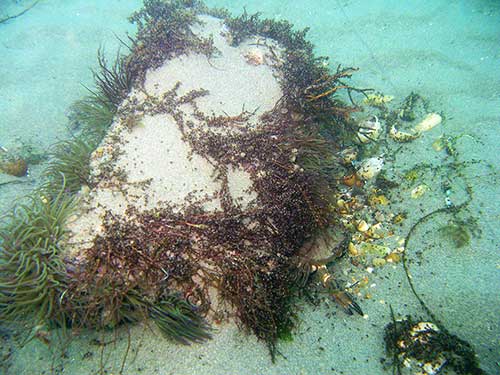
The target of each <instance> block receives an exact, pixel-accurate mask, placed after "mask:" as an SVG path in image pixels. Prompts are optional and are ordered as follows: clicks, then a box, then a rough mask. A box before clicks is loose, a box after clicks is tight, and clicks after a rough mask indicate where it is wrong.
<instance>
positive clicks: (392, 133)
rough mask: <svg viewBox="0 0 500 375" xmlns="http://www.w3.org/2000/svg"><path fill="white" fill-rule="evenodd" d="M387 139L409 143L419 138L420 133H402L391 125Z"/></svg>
mask: <svg viewBox="0 0 500 375" xmlns="http://www.w3.org/2000/svg"><path fill="white" fill-rule="evenodd" d="M389 137H391V138H392V139H394V140H395V141H396V142H409V141H413V140H414V139H417V138H418V137H420V133H419V132H417V131H413V132H411V133H408V132H404V131H401V130H398V129H396V127H395V126H394V125H392V126H391V129H390V130H389Z"/></svg>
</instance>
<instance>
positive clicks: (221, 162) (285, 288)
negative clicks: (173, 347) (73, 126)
mask: <svg viewBox="0 0 500 375" xmlns="http://www.w3.org/2000/svg"><path fill="white" fill-rule="evenodd" d="M164 6H165V7H167V8H168V7H170V6H174V7H175V5H172V4H170V3H165V4H164ZM146 8H147V7H146ZM148 11H152V12H155V9H153V10H151V9H149V10H148V9H146V10H145V12H146V13H147V12H148ZM142 12H144V11H142ZM181 13H182V14H184V12H183V11H182V12H181ZM141 14H142V15H144V13H141V12H139V13H138V14H136V16H135V17H133V19H136V20H137V19H140V16H141ZM165 14H169V12H165ZM174 14H175V12H174ZM156 16H157V15H155V16H154V17H149V15H148V16H147V17H145V19H146V21H144V22H146V23H147V22H152V23H153V24H152V25H149V24H148V25H145V24H141V27H139V36H138V39H139V41H140V42H138V43H136V44H135V45H134V49H133V51H132V54H131V56H128V57H127V60H125V61H126V63H124V64H128V65H127V69H129V70H130V71H131V72H135V73H137V75H136V79H135V83H134V85H133V88H132V89H131V90H130V91H129V92H128V94H127V95H125V96H124V97H123V100H122V101H120V102H119V105H118V108H117V113H116V115H115V118H114V122H113V124H112V125H111V127H110V129H109V131H108V132H107V135H106V136H105V137H104V139H103V141H102V142H101V144H100V145H99V147H97V149H96V150H95V151H94V153H93V155H92V157H91V165H90V166H91V176H90V178H89V179H88V182H89V186H88V187H85V188H84V189H82V191H81V194H80V196H81V197H82V199H81V203H80V207H79V213H78V215H75V220H73V222H72V223H71V225H70V231H71V236H70V238H69V240H68V241H67V244H66V245H67V246H65V248H66V250H67V253H66V261H67V264H68V276H69V287H68V292H67V293H66V294H65V296H64V302H63V304H64V305H65V308H66V310H67V311H73V312H74V316H75V317H76V318H74V319H78V317H80V319H82V320H84V321H83V324H85V325H93V326H95V325H98V326H99V325H100V326H102V325H105V326H112V325H114V324H117V323H118V322H119V321H121V320H127V321H130V320H134V319H131V318H130V316H131V315H132V316H134V317H135V319H139V318H140V317H141V314H138V311H141V310H142V311H145V312H144V314H142V316H145V315H149V316H150V317H152V318H153V319H155V318H156V319H160V320H162V319H164V317H165V315H164V314H163V313H158V307H157V306H162V301H163V300H164V298H165V296H171V295H172V294H176V295H177V294H178V295H180V296H182V297H183V298H185V299H187V300H188V301H189V302H190V303H191V304H193V305H196V306H198V309H199V311H200V312H202V313H206V314H208V315H206V316H207V317H209V318H210V317H213V319H214V320H217V321H219V320H221V319H220V317H221V316H222V317H225V316H232V317H234V318H235V319H236V320H237V321H238V322H239V323H240V324H241V325H242V326H244V327H246V328H248V329H250V330H252V331H253V332H254V333H255V334H256V336H257V337H258V338H259V339H263V340H265V341H267V343H268V345H269V347H270V349H271V353H274V347H275V343H276V340H277V339H278V337H279V335H281V334H286V333H287V332H289V330H290V329H291V326H292V325H293V311H292V299H293V297H294V296H296V294H297V290H299V288H300V287H301V286H303V283H304V282H305V280H307V278H308V275H309V272H311V268H310V267H309V268H308V266H307V263H303V262H302V261H301V259H302V257H304V258H307V257H313V256H314V257H316V256H317V257H318V258H321V259H325V258H329V256H331V255H332V254H331V252H332V251H331V247H330V248H329V247H328V246H323V248H322V249H318V248H317V246H315V236H316V235H317V234H318V233H319V232H321V231H322V230H324V229H326V228H327V227H328V225H329V224H330V223H331V222H332V221H333V220H332V216H333V214H334V211H333V206H332V204H331V201H330V200H331V199H332V197H333V196H334V194H333V189H334V187H335V186H333V185H334V184H335V181H336V180H335V179H334V178H331V177H330V176H329V175H330V173H331V171H332V163H335V158H332V154H333V152H334V149H335V147H334V146H333V143H332V142H331V141H329V140H327V139H326V138H324V137H323V135H322V133H321V130H320V129H321V126H320V124H318V123H317V122H316V119H317V118H328V117H330V118H331V120H332V121H333V120H335V121H336V126H341V124H340V122H341V119H343V118H345V116H346V112H347V113H348V111H349V108H348V107H346V108H341V109H342V111H341V112H339V113H338V114H337V115H332V113H331V111H332V109H333V110H336V109H338V108H339V107H338V105H339V103H337V102H336V105H335V106H334V105H333V102H332V101H331V99H330V98H329V96H330V95H331V94H333V93H335V92H336V91H337V89H338V88H342V87H345V86H344V85H340V84H339V81H338V80H339V79H340V78H342V77H350V74H351V71H352V70H350V69H340V67H339V69H338V70H337V72H336V73H334V74H330V73H329V71H328V68H326V66H325V65H323V64H321V62H320V63H317V62H318V60H317V59H313V58H312V45H310V44H309V43H308V42H307V41H305V40H304V34H303V33H293V32H291V30H290V29H289V27H288V26H289V25H288V24H283V23H277V24H276V25H275V28H270V26H269V22H271V23H272V22H273V21H269V20H265V21H262V23H259V22H260V21H256V18H253V17H251V18H245V17H241V18H233V19H229V20H228V19H226V20H225V21H222V20H221V19H218V18H214V17H211V16H205V15H200V14H199V13H198V14H197V17H198V18H197V19H198V22H190V28H189V29H184V30H182V32H178V33H175V35H177V36H178V35H183V36H184V37H187V38H188V39H187V40H181V41H180V42H179V43H178V45H177V46H178V47H179V48H180V49H179V50H178V51H176V50H175V47H176V45H175V43H174V45H173V47H174V49H170V50H168V51H167V53H166V54H165V59H164V60H163V63H161V61H160V59H159V57H158V56H159V55H158V53H157V52H158V50H157V47H158V46H160V47H164V46H165V44H164V43H163V42H161V41H158V40H157V39H156V36H155V35H157V34H156V33H153V34H151V33H150V31H151V30H149V29H148V28H151V29H152V30H153V29H154V30H155V31H158V30H157V28H162V27H164V25H165V24H167V25H168V24H169V22H170V21H172V20H171V19H170V20H169V19H168V16H167V19H166V20H159V21H158V23H155V22H156V21H157V18H156ZM161 17H163V16H160V18H161ZM188 18H189V17H188ZM189 20H190V21H192V20H191V18H189ZM174 21H175V22H174V23H175V24H176V25H177V26H176V27H179V23H177V22H176V20H174ZM140 22H142V21H140ZM252 23H254V24H252ZM278 26H279V27H278ZM181 28H182V26H181ZM141 30H142V34H141ZM166 30H167V31H166V32H167V34H168V33H169V32H170V31H169V30H170V29H169V28H168V27H167V28H166ZM250 30H253V31H252V32H254V31H255V33H256V34H258V36H257V35H252V33H251V32H249V31H250ZM256 30H257V31H256ZM259 30H260V33H259V32H258V31H259ZM271 30H272V31H273V32H274V33H275V36H276V39H273V38H271V36H269V33H270V32H271ZM278 40H279V42H278ZM169 42H171V39H169ZM167 44H168V43H167ZM170 47H172V46H170ZM170 47H168V48H170ZM168 48H167V49H168ZM297 51H300V53H298V52H297ZM160 52H161V51H160ZM207 52H209V53H207ZM101 65H102V61H101ZM117 66H118V65H117ZM119 66H121V67H124V66H125V65H123V64H122V65H119ZM104 71H105V73H104V74H108V75H113V71H112V70H109V69H108V70H106V69H104ZM110 72H111V73H110ZM117 74H118V73H117ZM108 78H109V77H108ZM103 82H104V83H103ZM101 83H102V84H103V85H105V84H107V82H106V80H105V79H104V80H101ZM336 86H339V87H336ZM107 89H110V90H107ZM120 90H121V89H120ZM120 90H118V92H119V93H120V95H121V92H122V91H120ZM109 91H111V92H117V91H116V90H113V87H111V88H109V87H106V90H105V92H106V93H108V92H109ZM114 99H116V98H113V100H114ZM325 171H328V175H327V173H326V172H325ZM325 269H326V267H325ZM82 306H84V308H83V309H82V308H81V307H82ZM152 311H153V313H152ZM158 325H159V326H162V327H164V328H165V325H164V321H161V322H160V323H158Z"/></svg>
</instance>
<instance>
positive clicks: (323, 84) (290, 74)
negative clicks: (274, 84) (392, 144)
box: [224, 11, 370, 132]
mask: <svg viewBox="0 0 500 375" xmlns="http://www.w3.org/2000/svg"><path fill="white" fill-rule="evenodd" d="M224 22H225V24H226V25H227V26H228V28H229V30H230V32H231V37H232V45H233V46H237V45H239V44H240V43H241V42H242V41H243V40H245V39H246V38H249V37H251V36H256V35H257V36H262V37H265V38H271V39H274V40H276V41H277V42H278V43H279V44H280V45H281V46H283V47H284V49H285V51H284V53H283V54H282V56H283V57H282V58H283V61H282V62H280V64H281V66H280V67H279V70H280V73H281V75H282V79H281V88H282V90H283V92H284V93H285V96H284V97H283V98H282V101H284V103H282V105H283V106H284V107H286V108H289V109H290V110H293V111H298V112H301V113H302V114H303V115H304V120H305V121H306V122H320V123H321V122H323V123H326V124H328V125H329V126H333V127H335V128H336V129H335V130H336V132H339V130H340V129H338V128H339V127H342V126H343V125H345V123H344V122H345V120H347V119H348V118H349V116H350V114H351V113H352V112H355V111H358V110H359V107H358V105H357V104H356V103H355V101H354V99H353V93H356V92H357V93H361V94H363V95H365V96H366V92H368V91H370V90H369V89H359V88H355V87H354V86H352V85H350V84H348V83H347V81H346V80H347V79H350V78H351V76H352V74H353V73H354V72H355V71H356V70H357V69H355V68H343V67H341V66H340V65H339V66H338V67H337V69H336V71H335V72H334V73H333V74H332V72H331V71H330V68H329V66H328V58H327V57H323V56H321V57H317V56H315V54H314V52H313V49H314V46H313V44H312V43H311V42H310V41H308V40H307V39H306V35H307V32H308V30H309V29H308V28H305V29H303V30H298V31H297V30H294V28H293V25H292V24H291V23H290V22H288V21H286V20H280V21H276V20H273V19H262V18H261V17H260V14H259V13H255V14H251V15H249V14H248V13H247V12H246V11H245V12H244V13H243V14H242V15H241V16H238V17H232V16H231V15H228V14H226V15H225V16H224ZM342 90H344V91H345V92H346V93H347V98H348V99H349V101H350V103H351V105H346V104H345V101H344V100H343V99H342V98H341V97H340V96H339V94H340V92H341V91H342Z"/></svg>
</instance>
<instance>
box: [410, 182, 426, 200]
mask: <svg viewBox="0 0 500 375" xmlns="http://www.w3.org/2000/svg"><path fill="white" fill-rule="evenodd" d="M427 190H429V187H428V186H427V185H425V184H421V185H418V186H416V187H415V188H414V189H413V190H412V191H411V193H410V196H411V197H412V198H413V199H417V198H420V197H421V196H422V195H424V194H425V193H426V192H427Z"/></svg>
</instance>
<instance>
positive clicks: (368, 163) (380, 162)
mask: <svg viewBox="0 0 500 375" xmlns="http://www.w3.org/2000/svg"><path fill="white" fill-rule="evenodd" d="M383 166H384V159H383V158H382V156H377V157H374V158H369V159H365V160H363V161H362V162H361V163H360V164H359V167H358V170H357V171H356V175H357V176H358V177H359V178H361V179H363V180H369V179H372V178H373V177H375V176H377V175H378V174H379V173H380V171H381V170H382V167H383Z"/></svg>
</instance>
